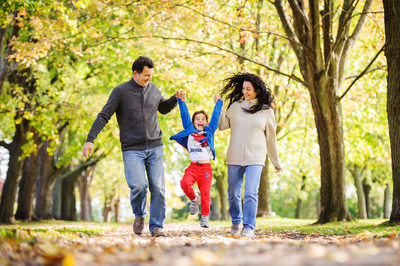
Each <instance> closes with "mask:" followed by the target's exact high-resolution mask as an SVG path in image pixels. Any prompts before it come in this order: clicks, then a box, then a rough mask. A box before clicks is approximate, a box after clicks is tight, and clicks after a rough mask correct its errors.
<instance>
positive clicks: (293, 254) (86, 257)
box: [73, 223, 400, 266]
mask: <svg viewBox="0 0 400 266" xmlns="http://www.w3.org/2000/svg"><path fill="white" fill-rule="evenodd" d="M165 231H166V233H167V234H168V236H167V237H165V238H153V237H151V236H150V233H149V232H148V231H145V233H144V234H143V235H141V236H136V235H134V234H133V233H132V229H131V226H128V225H124V226H119V227H118V228H116V229H114V230H112V231H109V232H107V233H105V234H103V235H101V236H98V237H87V238H82V239H81V241H79V243H80V247H83V249H82V250H81V251H79V250H78V251H77V250H75V251H74V254H73V255H74V258H75V261H76V264H77V265H88V264H98V265H108V264H121V265H128V264H129V265H139V264H140V265H157V266H158V265H174V266H187V265H246V266H249V265H400V252H399V244H400V242H399V239H398V238H397V237H392V238H384V239H371V238H367V237H366V238H357V239H355V238H354V237H352V236H324V235H318V234H301V233H287V232H282V233H276V232H268V231H261V230H259V231H257V232H256V233H257V238H255V239H246V238H234V237H232V236H231V235H230V234H229V233H228V232H229V228H228V227H226V226H225V227H224V226H213V227H212V228H210V229H202V228H200V227H199V226H198V225H193V224H184V223H177V224H166V226H165ZM77 243H78V242H77Z"/></svg>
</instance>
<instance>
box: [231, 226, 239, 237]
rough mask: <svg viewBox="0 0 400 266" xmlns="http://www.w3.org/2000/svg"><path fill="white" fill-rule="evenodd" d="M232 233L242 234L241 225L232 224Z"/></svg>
mask: <svg viewBox="0 0 400 266" xmlns="http://www.w3.org/2000/svg"><path fill="white" fill-rule="evenodd" d="M231 234H232V235H239V234H240V229H239V225H238V224H232V227H231Z"/></svg>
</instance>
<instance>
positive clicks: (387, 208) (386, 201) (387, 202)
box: [383, 184, 392, 219]
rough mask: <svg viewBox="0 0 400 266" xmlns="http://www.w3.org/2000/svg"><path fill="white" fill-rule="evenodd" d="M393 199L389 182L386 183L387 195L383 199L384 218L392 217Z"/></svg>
mask: <svg viewBox="0 0 400 266" xmlns="http://www.w3.org/2000/svg"><path fill="white" fill-rule="evenodd" d="M391 199H392V195H391V192H390V186H389V184H386V188H385V196H384V201H383V218H386V219H388V218H389V217H390V201H391Z"/></svg>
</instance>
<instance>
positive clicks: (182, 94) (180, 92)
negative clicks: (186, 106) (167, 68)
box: [175, 90, 186, 101]
mask: <svg viewBox="0 0 400 266" xmlns="http://www.w3.org/2000/svg"><path fill="white" fill-rule="evenodd" d="M175 97H176V98H179V99H181V100H182V101H186V92H185V91H184V90H177V91H176V94H175Z"/></svg>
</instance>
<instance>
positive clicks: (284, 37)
mask: <svg viewBox="0 0 400 266" xmlns="http://www.w3.org/2000/svg"><path fill="white" fill-rule="evenodd" d="M177 6H181V7H183V8H186V9H189V10H191V11H193V12H195V13H197V14H199V15H200V16H203V17H206V18H209V19H211V20H214V21H216V22H219V23H221V24H224V25H226V26H228V27H232V28H237V29H239V30H240V31H248V32H252V33H256V34H257V35H258V36H259V35H260V34H269V35H275V36H278V37H280V38H283V39H286V40H288V41H290V42H293V43H295V44H296V45H299V46H302V47H304V48H307V47H306V46H305V45H304V44H302V43H300V42H299V41H297V40H296V39H295V38H291V37H288V36H285V35H282V34H279V33H276V32H272V31H262V30H252V29H248V28H244V27H241V26H239V25H233V24H231V23H228V22H226V21H223V20H220V19H217V18H215V17H212V16H210V15H207V14H204V13H201V12H199V11H197V10H196V9H194V8H191V7H188V6H186V5H177Z"/></svg>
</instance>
